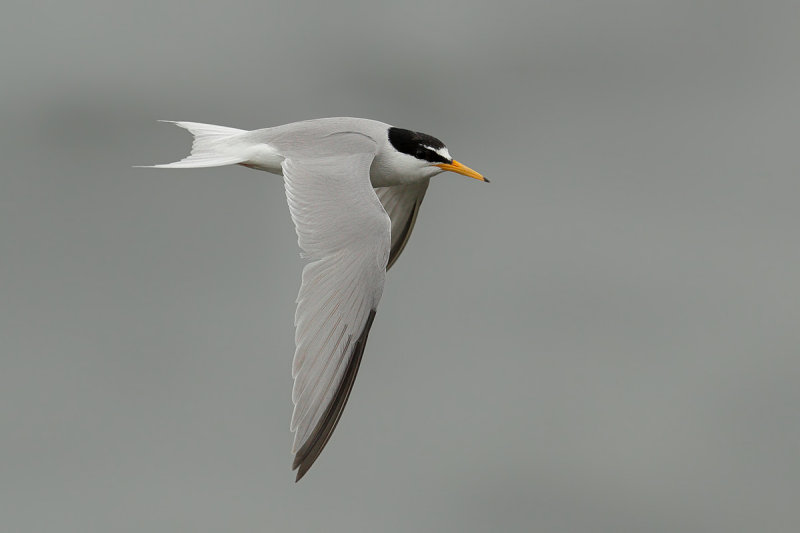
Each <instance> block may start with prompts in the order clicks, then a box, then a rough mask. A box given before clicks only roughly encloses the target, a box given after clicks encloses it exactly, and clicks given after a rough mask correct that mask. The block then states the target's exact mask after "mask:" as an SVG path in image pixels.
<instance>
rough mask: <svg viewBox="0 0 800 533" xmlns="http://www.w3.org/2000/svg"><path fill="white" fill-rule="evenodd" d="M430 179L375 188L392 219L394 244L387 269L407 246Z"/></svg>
mask: <svg viewBox="0 0 800 533" xmlns="http://www.w3.org/2000/svg"><path fill="white" fill-rule="evenodd" d="M429 182H430V180H425V181H423V182H421V183H413V184H410V185H395V186H393V187H379V188H377V189H375V193H376V194H377V195H378V199H379V200H380V201H381V204H383V208H384V209H385V210H386V213H387V214H388V215H389V218H391V219H392V245H391V248H390V252H389V264H388V265H387V266H386V270H389V269H390V268H392V265H394V263H395V261H397V258H398V257H400V254H401V253H402V252H403V248H405V247H406V243H408V239H409V238H411V231H412V230H413V229H414V224H415V223H416V222H417V215H418V214H419V206H420V205H421V204H422V199H423V198H424V197H425V191H427V190H428V183H429Z"/></svg>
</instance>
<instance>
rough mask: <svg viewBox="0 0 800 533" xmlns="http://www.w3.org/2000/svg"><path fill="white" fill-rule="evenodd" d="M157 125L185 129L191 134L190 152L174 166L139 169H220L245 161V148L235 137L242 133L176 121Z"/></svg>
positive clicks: (241, 131) (166, 165)
mask: <svg viewBox="0 0 800 533" xmlns="http://www.w3.org/2000/svg"><path fill="white" fill-rule="evenodd" d="M159 122H169V123H170V124H175V125H176V126H180V127H181V128H184V129H187V130H189V133H191V134H192V135H194V141H193V142H192V153H191V154H190V155H189V156H187V157H185V158H183V159H181V160H180V161H176V162H174V163H167V164H164V165H143V166H146V167H149V168H202V167H221V166H225V165H235V164H237V163H242V162H244V161H247V159H248V156H249V153H248V151H247V148H248V146H247V144H246V143H243V142H242V140H241V139H240V138H239V134H240V133H244V132H245V131H246V130H240V129H236V128H227V127H225V126H215V125H213V124H200V123H199V122H176V121H173V120H160V121H159Z"/></svg>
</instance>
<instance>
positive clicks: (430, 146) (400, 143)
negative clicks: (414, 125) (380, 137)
mask: <svg viewBox="0 0 800 533" xmlns="http://www.w3.org/2000/svg"><path fill="white" fill-rule="evenodd" d="M389 142H390V143H391V144H392V146H394V147H395V149H396V150H397V151H398V152H402V153H404V154H408V155H410V156H413V157H416V158H417V159H422V160H423V161H430V162H431V163H450V160H449V159H447V158H446V157H443V156H442V155H441V154H439V153H438V152H436V150H439V149H442V148H444V147H445V146H444V143H443V142H442V141H440V140H439V139H437V138H436V137H433V136H431V135H428V134H426V133H419V132H417V131H411V130H405V129H403V128H394V127H392V128H389Z"/></svg>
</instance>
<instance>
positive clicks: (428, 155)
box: [389, 127, 489, 182]
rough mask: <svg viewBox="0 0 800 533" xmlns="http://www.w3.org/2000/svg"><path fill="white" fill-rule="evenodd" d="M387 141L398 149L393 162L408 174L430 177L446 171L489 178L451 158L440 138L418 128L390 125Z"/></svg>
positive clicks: (481, 179) (416, 176) (486, 180)
mask: <svg viewBox="0 0 800 533" xmlns="http://www.w3.org/2000/svg"><path fill="white" fill-rule="evenodd" d="M389 143H390V144H391V145H392V147H393V148H394V149H395V150H397V152H399V156H400V157H399V158H398V159H397V161H396V163H395V164H396V165H397V166H399V167H402V169H398V170H400V172H402V173H403V174H405V175H406V176H408V177H409V178H420V179H421V178H430V177H432V176H435V175H436V174H440V173H442V172H445V171H450V172H455V173H457V174H463V175H464V176H469V177H470V178H475V179H477V180H480V181H485V182H488V181H489V180H488V179H486V178H485V177H483V176H482V175H481V174H479V173H478V172H475V171H474V170H472V169H471V168H469V167H468V166H466V165H462V164H461V163H459V162H458V161H456V160H454V159H453V158H452V156H451V155H450V152H449V151H448V149H447V147H446V146H445V145H444V143H443V142H442V141H440V140H439V139H437V138H436V137H433V136H431V135H428V134H426V133H420V132H417V131H411V130H405V129H402V128H395V127H392V128H389Z"/></svg>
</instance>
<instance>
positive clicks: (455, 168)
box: [435, 161, 489, 183]
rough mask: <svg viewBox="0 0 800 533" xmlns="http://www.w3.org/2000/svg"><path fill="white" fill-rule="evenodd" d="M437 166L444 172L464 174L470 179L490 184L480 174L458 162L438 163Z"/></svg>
mask: <svg viewBox="0 0 800 533" xmlns="http://www.w3.org/2000/svg"><path fill="white" fill-rule="evenodd" d="M435 166H437V167H439V168H441V169H442V170H449V171H450V172H455V173H456V174H463V175H465V176H469V177H470V178H475V179H476V180H481V181H485V182H486V183H489V180H487V179H486V178H484V177H483V176H482V175H480V174H478V173H477V172H475V171H474V170H472V169H471V168H469V167H468V166H466V165H462V164H461V163H459V162H458V161H453V162H452V163H451V164H450V163H437V164H436V165H435Z"/></svg>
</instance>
